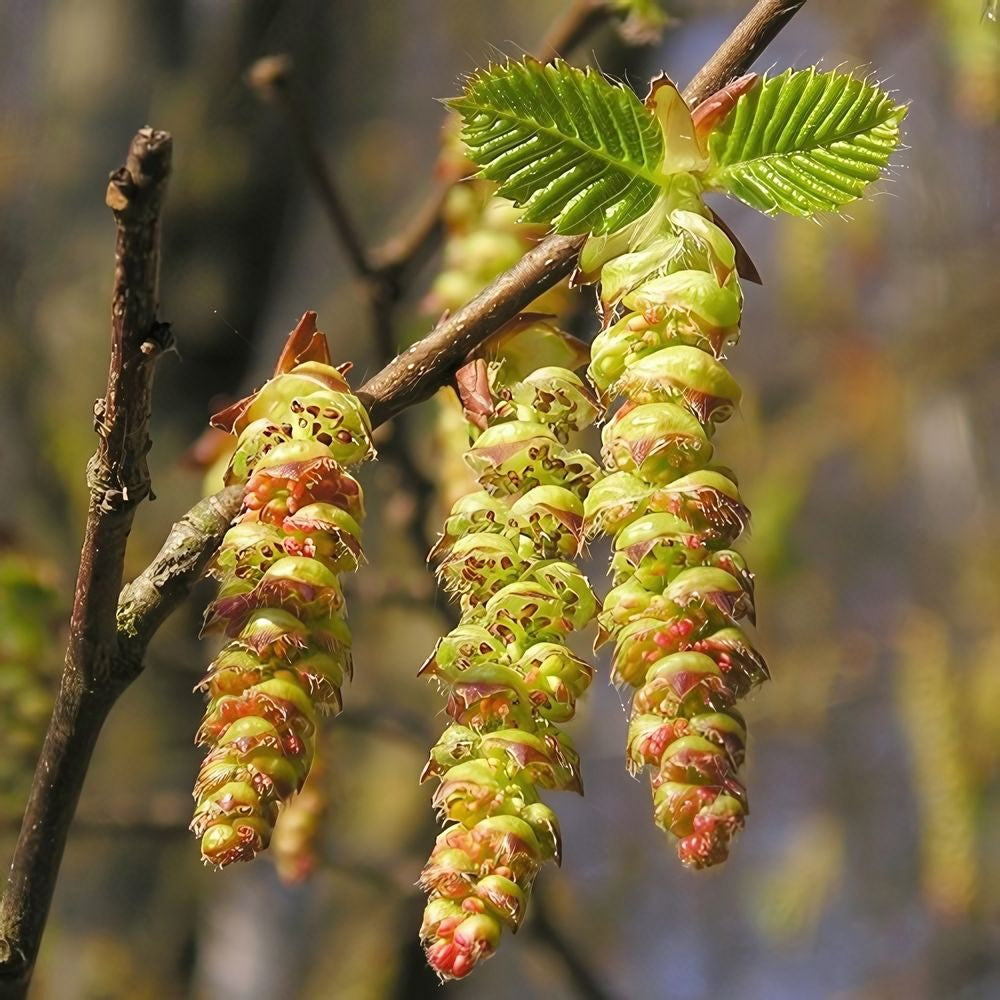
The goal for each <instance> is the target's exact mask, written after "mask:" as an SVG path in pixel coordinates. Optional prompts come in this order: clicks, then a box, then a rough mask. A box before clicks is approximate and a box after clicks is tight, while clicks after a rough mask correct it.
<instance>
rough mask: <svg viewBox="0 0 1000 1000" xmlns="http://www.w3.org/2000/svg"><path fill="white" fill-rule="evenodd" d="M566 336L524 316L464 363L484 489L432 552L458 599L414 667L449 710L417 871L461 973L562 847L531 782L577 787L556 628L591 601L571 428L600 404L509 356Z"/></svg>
mask: <svg viewBox="0 0 1000 1000" xmlns="http://www.w3.org/2000/svg"><path fill="white" fill-rule="evenodd" d="M561 336H562V335H561V334H559V333H558V332H557V331H555V330H554V328H552V327H551V326H549V325H548V324H542V325H539V326H535V327H530V328H528V329H525V330H523V331H520V332H519V334H518V335H517V336H515V337H513V338H511V339H509V340H508V342H507V343H506V344H505V345H504V347H505V350H504V351H503V352H502V353H501V354H500V357H499V359H498V360H496V361H495V362H494V363H493V364H492V365H490V366H489V368H487V366H486V364H485V363H484V362H478V363H476V364H474V365H472V366H470V368H469V369H467V370H466V371H467V372H470V373H476V374H478V376H479V381H478V388H479V390H480V391H479V392H478V393H477V394H475V395H476V398H477V399H478V400H479V401H480V407H481V408H480V409H479V411H478V412H475V413H473V414H472V416H473V417H474V418H475V420H476V421H477V422H478V423H479V424H480V425H482V424H485V428H484V429H483V430H482V432H481V433H480V434H479V435H478V437H477V438H476V440H475V441H474V443H473V445H472V447H471V448H470V449H469V451H468V452H467V453H466V460H467V462H468V464H469V465H470V467H471V468H472V469H473V471H474V472H475V474H476V476H477V479H478V482H479V485H480V486H481V487H482V491H481V492H476V493H472V494H469V495H468V496H466V497H464V498H462V499H461V500H459V501H458V502H457V503H456V504H455V506H454V508H453V509H452V513H451V515H450V516H449V517H448V519H447V521H446V523H445V530H444V534H443V536H442V539H441V541H440V542H439V543H438V545H437V546H436V547H435V549H434V551H433V553H432V555H433V556H435V557H436V558H438V559H439V566H438V574H439V576H440V578H441V581H442V583H443V585H444V587H445V588H446V590H447V591H448V592H449V593H450V594H451V595H452V596H453V597H454V598H456V599H457V600H458V601H459V603H460V605H461V608H462V618H461V621H460V623H459V625H458V626H457V627H456V628H455V629H453V630H452V632H451V633H449V634H448V635H447V636H445V637H444V639H442V640H441V641H440V643H439V644H438V646H437V648H436V649H435V650H434V653H433V654H432V655H431V657H430V659H429V660H428V661H427V663H426V664H425V665H424V668H423V671H422V672H423V673H425V674H426V675H429V676H430V677H432V678H434V679H435V680H436V681H437V682H438V684H439V685H440V686H441V688H442V689H443V690H444V691H445V692H446V693H447V695H448V704H447V711H448V714H449V715H450V716H451V719H452V724H451V725H450V726H449V727H448V728H447V729H446V730H445V732H444V734H443V735H442V736H441V738H440V740H439V741H438V742H437V744H436V745H435V746H434V747H433V749H432V750H431V754H430V760H429V762H428V764H427V767H426V768H425V771H424V775H423V777H424V778H425V779H427V778H431V777H434V778H437V779H438V780H439V785H438V788H437V791H436V792H435V795H434V804H435V806H436V807H437V809H438V811H439V813H440V814H441V817H442V819H443V820H444V822H445V828H444V830H443V831H442V833H441V834H440V835H439V837H438V839H437V842H436V844H435V847H434V850H433V852H432V853H431V856H430V859H429V860H428V862H427V864H426V866H425V867H424V870H423V872H422V874H421V879H420V884H421V886H422V887H423V888H424V889H425V891H426V892H427V893H428V901H427V907H426V909H425V912H424V919H423V923H422V926H421V930H420V936H421V940H422V941H423V943H424V947H425V949H426V953H427V958H428V961H429V963H430V965H431V966H432V967H433V968H434V969H435V971H436V972H437V973H438V974H439V975H440V976H441V978H442V979H457V978H461V977H463V976H465V975H467V974H468V973H469V972H471V971H472V969H473V968H474V967H475V965H476V964H477V963H478V962H479V961H482V960H483V959H485V958H488V957H489V956H490V955H491V954H493V952H494V951H495V949H496V947H497V944H498V942H499V939H500V936H501V932H502V930H503V928H504V927H507V928H509V929H511V930H513V931H516V930H517V928H518V927H519V926H520V924H521V921H522V920H523V919H524V914H525V909H526V907H527V903H528V897H529V895H530V892H531V886H532V883H533V881H534V878H535V876H536V874H537V872H538V870H539V868H540V866H541V865H542V863H543V862H544V861H547V860H556V861H558V860H559V856H560V838H559V826H558V822H557V820H556V816H555V814H554V813H553V812H552V810H551V809H550V808H549V807H548V806H546V805H545V804H543V803H542V802H541V801H540V799H539V790H541V789H560V790H569V791H577V792H581V791H582V785H581V780H580V770H579V758H578V756H577V753H576V751H575V750H574V748H573V745H572V743H571V742H570V739H569V737H568V735H567V734H566V733H565V732H564V731H563V729H562V724H563V723H565V722H567V721H569V720H570V719H571V718H572V717H573V714H574V710H575V705H576V699H577V698H578V697H580V695H582V694H583V692H584V691H585V690H586V689H587V687H588V686H589V684H590V681H591V676H592V669H591V667H590V666H589V665H588V664H586V663H585V662H584V661H582V660H581V659H579V658H578V657H577V656H575V655H574V654H573V653H572V652H570V650H569V649H567V648H566V646H565V640H566V637H567V636H568V635H569V633H571V632H573V631H576V630H578V629H581V628H583V627H584V626H586V625H587V623H588V622H590V621H591V620H592V619H593V617H594V615H595V614H596V611H597V602H596V599H595V597H594V595H593V593H592V592H591V590H590V587H589V585H588V583H587V580H586V579H585V578H584V576H583V575H582V574H581V573H580V571H579V570H578V569H577V568H576V566H575V565H573V563H571V562H568V561H567V560H569V559H572V558H573V557H574V556H576V555H577V553H578V552H579V551H580V547H581V543H582V532H583V503H582V499H583V497H584V496H585V495H586V493H587V491H588V489H589V487H590V485H591V484H592V483H593V482H594V480H595V479H596V478H597V476H598V475H599V469H598V467H597V464H596V462H594V460H593V459H592V458H591V457H590V456H589V455H587V454H586V453H584V452H580V451H575V450H573V449H571V448H570V447H568V445H567V443H566V442H567V441H568V437H569V434H570V433H572V432H575V431H577V430H579V429H580V428H582V427H584V426H586V425H588V424H589V423H591V422H592V421H593V420H594V418H595V417H596V415H597V412H598V409H597V406H596V401H595V400H594V399H593V397H592V396H591V395H590V393H589V391H588V390H587V388H586V387H585V386H584V384H583V382H582V381H581V380H580V379H579V378H578V377H577V376H576V375H574V374H573V373H572V372H570V371H569V370H567V369H565V368H560V367H555V366H550V367H545V368H542V369H538V370H536V371H531V370H530V366H528V367H524V366H523V365H521V364H520V363H519V361H518V357H519V351H521V350H523V347H524V344H526V343H528V342H529V341H528V340H527V339H526V338H531V339H530V343H531V345H532V347H533V348H536V347H537V349H538V351H540V352H541V354H539V355H536V356H544V354H545V353H546V348H545V343H546V341H547V340H550V339H554V338H555V339H559V338H561ZM550 346H551V345H550ZM549 353H551V352H549ZM487 389H488V397H489V399H490V400H491V402H490V403H489V404H488V405H486V406H485V407H483V406H482V401H483V399H484V397H485V396H486V394H487V393H486V392H485V390H487Z"/></svg>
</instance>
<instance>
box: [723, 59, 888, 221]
mask: <svg viewBox="0 0 1000 1000" xmlns="http://www.w3.org/2000/svg"><path fill="white" fill-rule="evenodd" d="M905 115H906V108H905V107H902V106H900V105H898V104H896V103H895V102H894V101H893V100H892V98H891V97H889V95H888V94H886V93H885V92H884V91H882V90H880V89H879V88H878V87H874V86H872V85H871V84H869V83H866V82H865V81H863V80H858V79H855V78H854V77H852V76H850V75H848V74H846V73H836V72H833V73H817V72H816V70H815V69H807V70H800V71H798V72H793V71H792V70H786V71H785V72H784V73H782V74H781V75H780V76H776V77H773V78H772V79H770V80H766V81H764V82H763V84H762V85H761V86H759V87H755V88H754V89H753V90H751V91H750V92H749V93H746V94H744V95H743V96H742V97H741V98H740V99H739V101H737V103H736V107H735V108H734V109H733V111H732V112H731V113H730V115H729V116H728V118H727V119H726V120H725V122H723V124H722V125H721V126H720V127H719V128H718V129H717V130H716V131H714V132H713V133H712V134H711V135H710V136H709V152H710V154H711V157H712V167H711V168H710V169H709V171H708V172H707V173H706V175H705V182H706V184H707V185H708V186H709V187H713V188H721V189H722V190H723V191H726V192H727V193H728V194H731V195H733V196H734V197H736V198H739V199H740V200H741V201H744V202H746V203H747V204H748V205H750V206H751V207H752V208H756V209H758V210H759V211H761V212H764V213H766V214H767V215H774V214H776V213H777V212H779V211H780V212H790V213H791V214H792V215H812V214H813V213H814V212H832V211H836V210H837V209H839V208H840V207H841V206H842V205H846V204H847V203H848V202H850V201H854V200H855V199H856V198H860V197H861V195H862V194H863V193H864V190H865V187H867V185H868V184H870V183H871V182H872V181H874V180H877V179H878V178H879V177H880V176H881V174H882V171H883V170H884V169H885V166H886V164H887V163H888V161H889V157H890V155H891V154H892V153H893V151H894V150H895V149H896V147H897V146H898V145H899V139H900V134H899V126H900V122H901V121H902V120H903V118H904V116H905Z"/></svg>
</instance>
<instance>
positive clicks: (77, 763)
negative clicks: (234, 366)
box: [0, 128, 172, 997]
mask: <svg viewBox="0 0 1000 1000" xmlns="http://www.w3.org/2000/svg"><path fill="white" fill-rule="evenodd" d="M171 148H172V141H171V138H170V135H169V134H168V133H166V132H157V131H154V130H153V129H150V128H144V129H141V130H140V131H139V132H138V133H137V134H136V135H135V137H134V138H133V139H132V144H131V146H130V148H129V152H128V157H127V159H126V161H125V165H124V166H123V167H121V168H119V169H118V170H116V171H115V172H114V173H113V174H112V175H111V179H110V181H109V183H108V188H107V193H106V196H105V200H106V202H107V204H108V207H109V208H110V209H111V210H112V212H113V213H114V218H115V226H116V229H117V240H116V245H115V273H114V289H113V292H112V299H111V365H110V370H109V372H108V385H107V390H106V392H105V395H104V398H103V399H99V400H98V401H97V404H96V405H95V407H94V415H95V429H96V430H97V434H98V446H97V453H96V454H95V455H94V457H93V458H92V459H91V460H90V463H89V465H88V468H87V482H88V484H89V486H90V507H89V511H88V514H87V527H86V532H85V535H84V541H83V548H82V551H81V554H80V568H79V572H78V575H77V582H76V592H75V596H74V600H73V613H72V616H71V618H70V635H69V643H68V647H67V650H66V664H65V668H64V670H63V675H62V681H61V684H60V688H59V694H58V696H57V698H56V704H55V708H54V710H53V714H52V718H51V720H50V722H49V728H48V732H47V733H46V736H45V743H44V745H43V747H42V753H41V759H40V761H39V764H38V768H37V770H36V772H35V778H34V782H33V784H32V788H31V794H30V797H29V799H28V805H27V808H26V811H25V815H24V820H23V823H22V827H21V834H20V836H19V838H18V841H17V846H16V848H15V850H14V858H13V862H12V864H11V870H10V874H9V876H8V880H7V888H6V891H5V892H4V896H3V901H2V903H0V996H4V997H20V996H23V995H24V993H25V992H26V991H27V988H28V983H29V981H30V978H31V971H32V968H33V966H34V963H35V958H36V956H37V953H38V945H39V942H40V940H41V935H42V929H43V928H44V926H45V920H46V918H47V916H48V911H49V906H50V904H51V901H52V893H53V890H54V888H55V880H56V874H57V872H58V870H59V863H60V861H61V859H62V853H63V849H64V847H65V844H66V835H67V833H68V830H69V826H70V822H71V821H72V818H73V813H74V811H75V809H76V803H77V800H78V799H79V796H80V789H81V788H82V787H83V780H84V777H85V775H86V773H87V768H88V766H89V762H90V756H91V753H92V752H93V749H94V744H95V743H96V741H97V735H98V733H99V732H100V729H101V726H102V724H103V722H104V719H105V717H106V716H107V713H108V711H109V710H110V708H111V705H112V704H113V703H114V701H115V699H116V698H117V697H118V695H119V694H120V693H121V691H123V690H124V688H125V687H126V686H127V685H128V684H129V682H130V681H131V680H132V679H133V678H134V677H135V676H136V675H137V674H138V672H139V670H140V669H141V661H140V660H135V659H132V658H131V657H130V656H126V655H122V653H123V651H122V650H121V649H120V648H119V644H118V634H117V630H116V625H115V610H116V607H117V604H118V591H119V588H120V587H121V581H122V569H123V566H124V562H125V544H126V542H127V540H128V535H129V532H130V530H131V528H132V520H133V517H134V515H135V509H136V507H137V506H138V504H139V503H140V502H141V501H142V500H143V499H144V498H145V497H146V496H149V495H151V490H150V481H149V469H148V467H147V465H146V453H147V452H148V451H149V448H150V440H149V434H148V427H149V413H150V400H151V393H152V384H153V368H154V365H155V362H156V360H157V358H158V357H159V356H160V355H161V354H162V353H163V351H164V350H166V349H167V348H168V347H170V346H171V336H170V330H169V327H168V326H166V325H165V324H162V323H159V322H158V321H157V319H156V308H157V278H158V272H159V230H160V208H161V206H162V203H163V196H164V192H165V188H166V180H167V176H168V174H169V173H170V156H171Z"/></svg>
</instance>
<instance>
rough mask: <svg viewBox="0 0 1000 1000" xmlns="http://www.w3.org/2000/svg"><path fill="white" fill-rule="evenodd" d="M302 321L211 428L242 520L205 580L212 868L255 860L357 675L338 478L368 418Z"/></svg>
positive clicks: (347, 521) (360, 443)
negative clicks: (209, 590) (266, 377)
mask: <svg viewBox="0 0 1000 1000" xmlns="http://www.w3.org/2000/svg"><path fill="white" fill-rule="evenodd" d="M315 324H316V314H315V313H306V314H305V315H304V316H303V318H302V320H301V321H300V322H299V325H298V326H297V327H296V329H295V330H294V331H293V332H292V334H291V335H290V337H289V341H288V344H287V346H286V347H285V350H284V352H283V354H282V357H281V359H280V360H279V362H278V367H277V370H276V372H275V376H274V378H272V379H271V380H270V381H269V382H267V383H266V384H265V385H264V387H263V388H262V389H260V390H259V391H258V392H257V393H255V394H254V395H252V396H251V397H249V398H248V399H245V400H243V401H242V402H241V403H238V404H237V405H236V406H235V407H232V408H231V409H230V410H228V411H226V412H225V413H222V414H219V415H218V417H216V423H217V424H218V425H219V426H223V427H224V428H225V429H226V430H229V431H235V432H236V433H238V434H239V438H238V440H237V442H236V450H235V452H234V454H233V458H232V461H231V462H230V467H229V471H228V473H227V476H226V481H227V483H228V484H230V485H232V484H234V483H243V484H244V495H243V508H242V511H241V513H240V515H239V517H238V518H237V519H236V521H235V522H234V524H233V526H232V527H231V528H230V529H229V531H228V532H227V533H226V536H225V538H224V539H223V542H222V545H221V546H220V548H219V551H218V553H217V555H216V556H215V559H214V561H213V563H212V565H211V567H210V570H209V572H210V574H211V575H212V576H214V577H215V578H216V579H217V580H218V581H219V584H220V590H219V595H218V597H217V599H216V600H215V601H214V602H213V603H212V604H211V605H210V606H209V608H208V610H207V612H206V616H205V631H206V632H221V633H222V634H223V635H225V636H226V637H227V638H228V640H229V641H228V642H227V644H226V645H225V646H224V647H223V648H222V651H221V652H220V653H219V655H218V656H217V657H216V658H215V661H214V662H213V663H212V665H211V666H210V668H209V671H208V675H207V676H206V677H205V679H204V680H203V681H202V683H201V684H200V685H199V687H200V688H201V689H202V690H203V691H204V692H205V693H206V694H207V696H208V706H207V708H206V711H205V717H204V719H203V721H202V724H201V728H200V729H199V731H198V736H197V742H198V743H199V744H201V745H203V746H206V747H208V754H207V756H206V757H205V759H204V761H203V762H202V765H201V769H200V770H199V773H198V779H197V782H196V784H195V789H194V795H195V798H196V800H197V804H196V807H195V813H194V819H193V821H192V823H191V829H192V831H193V832H194V833H195V834H196V835H197V836H198V837H199V838H200V839H201V850H202V857H203V859H204V860H205V861H206V862H207V863H211V864H215V865H219V866H222V865H227V864H230V863H231V862H233V861H246V860H250V859H252V858H253V857H254V856H255V855H256V854H257V852H258V851H260V850H262V849H264V848H266V847H267V845H268V843H269V842H270V839H271V834H272V831H273V828H274V823H275V820H276V819H277V816H278V812H279V809H280V808H281V807H282V806H283V805H284V804H285V803H287V802H288V801H289V799H290V798H291V797H292V796H293V795H295V794H296V793H297V792H299V791H300V790H301V789H302V785H303V783H304V782H305V779H306V777H307V775H308V774H309V770H310V767H311V766H312V761H313V755H314V747H315V742H316V727H317V717H318V715H319V713H321V712H325V711H339V709H340V705H341V699H340V687H341V685H342V683H343V682H344V679H345V677H348V676H350V672H351V656H350V646H351V635H350V631H349V629H348V626H347V618H346V611H345V608H344V595H343V591H342V589H341V585H340V579H339V577H340V574H342V573H344V572H347V571H350V570H353V569H355V568H356V567H357V565H358V563H359V561H360V560H361V558H362V551H361V541H360V527H359V522H360V521H361V519H362V517H363V516H364V503H363V498H362V493H361V487H360V486H359V484H358V482H357V480H355V479H354V478H353V477H352V476H351V475H350V474H349V473H348V472H347V471H346V469H345V467H346V466H349V465H353V464H356V463H358V462H361V461H363V460H365V459H368V458H370V457H372V456H373V454H374V451H373V449H372V444H371V427H370V424H369V421H368V415H367V413H366V411H365V409H364V407H363V406H362V405H361V404H360V402H359V401H358V399H357V397H356V396H354V395H353V394H352V393H351V390H350V387H349V386H348V384H347V382H346V380H345V378H344V374H343V372H344V371H346V369H342V370H338V369H337V368H334V367H332V366H331V365H330V363H329V356H328V353H327V348H326V341H325V338H324V337H323V335H322V334H320V333H318V332H317V331H316V325H315Z"/></svg>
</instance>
